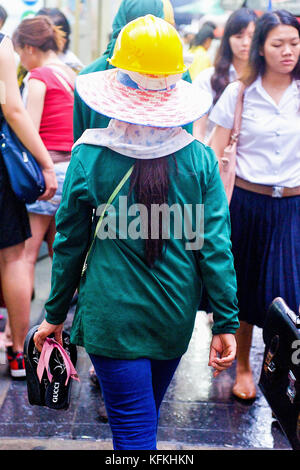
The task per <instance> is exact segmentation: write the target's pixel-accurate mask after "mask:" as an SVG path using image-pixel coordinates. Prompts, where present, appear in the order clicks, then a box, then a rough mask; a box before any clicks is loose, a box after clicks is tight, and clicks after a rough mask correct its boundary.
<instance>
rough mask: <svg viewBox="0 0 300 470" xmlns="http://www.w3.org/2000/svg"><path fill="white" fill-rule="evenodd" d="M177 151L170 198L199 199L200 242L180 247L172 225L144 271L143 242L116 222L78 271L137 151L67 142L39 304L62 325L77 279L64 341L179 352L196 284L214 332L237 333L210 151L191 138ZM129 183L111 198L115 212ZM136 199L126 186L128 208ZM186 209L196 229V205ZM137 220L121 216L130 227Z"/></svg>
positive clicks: (190, 323) (94, 349) (132, 352)
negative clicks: (48, 272) (68, 154)
mask: <svg viewBox="0 0 300 470" xmlns="http://www.w3.org/2000/svg"><path fill="white" fill-rule="evenodd" d="M174 155H175V159H176V161H175V160H174V158H173V157H172V156H170V157H166V158H169V168H170V187H169V205H173V204H175V203H177V204H179V205H180V206H181V207H183V205H184V204H193V208H195V207H196V204H204V234H205V236H204V244H203V247H201V248H200V249H198V250H188V249H186V242H187V239H186V238H185V237H184V236H183V238H182V239H180V238H176V237H175V236H174V232H172V227H171V238H170V239H169V240H167V242H166V252H165V255H164V258H163V260H160V261H157V262H156V264H155V266H154V268H152V269H150V268H149V267H148V266H147V264H146V263H145V257H144V240H142V239H137V240H134V239H132V238H130V237H129V238H127V239H126V238H125V237H119V231H118V228H117V229H116V234H117V238H115V239H114V238H106V239H99V238H98V237H96V240H95V243H94V245H93V248H92V251H91V255H90V258H89V260H88V267H87V270H86V273H85V274H84V276H83V277H82V278H81V270H82V266H83V263H84V259H85V255H86V253H87V250H88V248H89V246H90V243H91V238H92V236H93V234H94V229H95V223H96V220H94V223H93V222H92V215H93V210H94V209H95V210H97V208H98V207H99V206H100V205H101V204H105V203H106V202H107V201H108V199H109V197H110V195H111V193H112V192H113V190H114V189H115V188H116V186H117V185H118V183H119V182H120V181H121V179H122V178H123V176H124V175H125V174H126V172H127V171H128V170H129V168H130V167H131V166H132V165H133V164H134V162H135V159H133V158H129V157H125V156H122V155H120V154H118V153H116V152H114V151H112V150H109V149H108V148H105V147H96V146H92V145H87V144H81V145H78V146H77V147H75V148H74V150H73V154H72V158H71V162H70V165H69V168H68V171H67V175H66V179H65V183H64V189H63V197H62V202H61V205H60V208H59V210H58V212H57V215H56V224H57V234H56V237H55V242H54V258H53V268H52V287H51V293H50V297H49V300H48V302H47V303H46V306H45V308H46V320H47V321H48V322H49V323H52V324H60V323H62V322H63V321H64V320H65V318H66V316H67V313H68V309H69V305H70V301H71V299H72V296H73V294H74V292H75V290H76V288H77V287H78V285H79V283H80V289H79V299H78V304H77V309H76V312H75V316H74V321H73V325H72V331H71V341H72V342H74V343H75V344H78V345H81V346H84V347H85V348H86V350H87V352H88V353H93V354H98V355H104V356H107V357H115V358H124V359H126V358H127V359H130V358H132V359H133V358H137V357H149V358H153V359H171V358H176V357H179V356H181V355H182V354H184V352H185V351H186V349H187V347H188V344H189V341H190V338H191V335H192V331H193V327H194V321H195V316H196V313H197V310H198V306H199V304H200V300H201V293H202V288H203V284H205V287H206V290H207V292H208V297H209V300H210V303H211V306H212V309H213V311H214V321H215V323H214V326H213V334H219V333H234V332H235V331H236V329H237V328H238V326H239V323H238V317H237V314H238V309H237V299H236V277H235V271H234V266H233V257H232V253H231V242H230V218H229V210H228V204H227V199H226V195H225V192H224V187H223V184H222V182H221V179H220V176H219V170H218V163H217V160H216V157H215V155H214V153H213V151H212V150H211V149H210V148H208V147H205V146H204V145H203V144H201V143H200V142H198V141H196V140H195V141H193V142H192V143H191V144H189V145H188V146H186V147H185V148H183V149H182V150H180V151H178V152H176V153H175V154H174ZM129 184H130V181H127V182H126V184H125V185H124V186H123V188H122V189H121V191H120V193H119V194H118V196H117V197H116V199H115V200H114V202H113V206H114V207H115V211H116V214H117V216H118V215H119V213H118V211H119V204H120V196H127V195H128V192H129ZM133 202H134V199H133V195H132V194H131V195H130V197H129V199H128V207H129V206H130V205H131V204H132V203H133ZM122 211H123V209H122V210H121V212H122ZM192 214H193V218H192V226H193V229H194V230H195V227H196V226H198V225H197V223H196V220H195V219H196V211H195V210H193V212H192ZM98 215H99V214H98ZM123 216H124V212H123ZM109 217H112V215H110V216H108V219H107V220H109ZM97 218H98V217H96V219H97ZM134 220H135V218H134V217H132V216H131V217H129V216H128V224H127V227H129V224H130V223H131V222H132V221H134ZM120 233H121V232H120Z"/></svg>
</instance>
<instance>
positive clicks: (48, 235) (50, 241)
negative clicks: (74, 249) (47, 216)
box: [45, 217, 56, 258]
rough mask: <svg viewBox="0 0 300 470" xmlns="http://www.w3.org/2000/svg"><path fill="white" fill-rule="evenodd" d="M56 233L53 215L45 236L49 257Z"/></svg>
mask: <svg viewBox="0 0 300 470" xmlns="http://www.w3.org/2000/svg"><path fill="white" fill-rule="evenodd" d="M55 234H56V224H55V217H52V218H51V221H50V224H49V228H48V231H47V233H46V236H45V241H46V242H47V245H48V253H49V256H50V258H53V242H54V238H55Z"/></svg>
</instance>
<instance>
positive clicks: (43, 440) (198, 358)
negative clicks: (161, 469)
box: [0, 258, 290, 450]
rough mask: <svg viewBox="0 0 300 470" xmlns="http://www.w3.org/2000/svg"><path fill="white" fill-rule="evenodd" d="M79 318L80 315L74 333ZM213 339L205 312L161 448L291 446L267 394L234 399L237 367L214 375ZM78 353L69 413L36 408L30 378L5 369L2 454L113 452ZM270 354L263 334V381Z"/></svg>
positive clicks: (44, 275) (170, 399)
mask: <svg viewBox="0 0 300 470" xmlns="http://www.w3.org/2000/svg"><path fill="white" fill-rule="evenodd" d="M50 269H51V266H50V261H49V259H48V258H44V259H42V260H40V261H39V262H38V263H37V272H36V298H35V300H34V302H33V304H32V319H31V323H32V325H34V324H37V323H38V322H39V321H40V319H41V316H42V308H43V304H44V301H45V299H46V298H47V295H48V291H49V275H50ZM71 321H72V311H71V312H70V314H69V317H68V320H67V323H66V328H69V326H70V323H71ZM0 326H1V325H0ZM2 327H3V322H2ZM210 338H211V336H210V327H209V323H208V321H207V316H206V315H205V314H204V313H203V312H199V313H198V315H197V321H196V325H195V330H194V335H193V337H192V340H191V343H190V347H189V349H188V351H187V353H186V354H185V356H184V357H183V358H182V361H181V363H180V366H179V368H178V370H177V372H176V374H175V376H174V379H173V381H172V383H171V386H170V388H169V390H168V392H167V394H166V397H165V400H164V402H163V404H162V408H161V416H160V423H159V429H158V439H159V449H166V450H173V449H176V450H178V449H202V450H204V449H228V450H230V449H243V450H246V449H252V450H253V449H256V450H257V449H268V450H271V449H277V450H278V449H284V450H288V449H290V445H289V443H288V442H287V440H286V438H285V437H284V435H283V434H282V432H281V430H280V428H279V426H278V424H277V422H276V421H274V420H273V418H272V413H271V410H270V408H269V407H268V405H267V403H266V401H265V399H264V397H263V396H262V394H261V392H260V391H259V390H258V398H257V400H256V401H255V402H254V404H252V405H251V406H249V405H245V404H243V403H240V402H238V401H236V400H235V399H234V398H233V397H232V395H231V387H232V384H233V380H234V369H233V368H232V369H230V370H229V371H226V372H223V373H222V374H221V375H220V376H219V377H218V378H216V379H213V378H212V371H211V370H210V369H209V368H208V366H207V362H208V350H209V343H210ZM78 352H79V359H78V363H77V370H78V372H79V375H80V382H79V383H78V382H74V384H73V388H72V402H71V405H70V407H69V409H68V410H67V411H55V410H50V409H47V408H42V407H37V406H34V407H33V406H30V405H29V404H28V400H27V387H26V381H19V380H14V381H12V380H11V379H10V377H9V375H8V371H7V366H6V365H5V364H2V365H0V450H4V449H24V450H28V449H51V450H57V449H59V450H63V449H66V450H70V449H82V450H85V449H89V450H93V449H98V450H100V449H112V445H111V433H110V429H109V425H108V424H107V422H106V419H105V417H104V411H103V410H104V405H103V401H102V399H101V394H100V392H99V390H98V389H97V388H95V387H94V386H93V385H92V384H91V383H90V381H89V376H88V371H89V367H90V361H89V358H88V356H87V355H86V353H85V351H84V350H83V349H82V348H78ZM262 354H263V342H262V336H261V330H259V329H255V332H254V342H253V347H252V352H251V357H252V363H253V365H254V370H255V377H256V379H257V380H258V378H259V373H260V367H261V362H262ZM2 362H3V361H2Z"/></svg>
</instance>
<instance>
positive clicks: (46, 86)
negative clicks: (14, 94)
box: [13, 15, 76, 290]
mask: <svg viewBox="0 0 300 470" xmlns="http://www.w3.org/2000/svg"><path fill="white" fill-rule="evenodd" d="M13 43H14V47H15V50H16V51H17V52H18V54H19V56H20V61H21V63H22V65H23V66H24V67H25V69H26V70H28V72H29V73H28V74H27V76H26V78H25V80H24V82H25V88H24V90H23V100H24V102H25V105H26V108H27V111H28V113H29V115H30V117H31V119H32V120H33V123H34V125H35V127H36V129H37V130H38V132H39V134H40V136H41V139H42V140H43V142H44V145H45V147H46V148H47V150H48V151H49V153H50V155H51V157H52V160H53V163H54V167H55V172H56V177H57V180H58V190H57V192H56V195H55V197H54V198H52V199H51V200H50V201H36V202H35V203H34V204H31V205H28V206H27V210H28V212H29V219H30V226H31V231H32V238H30V239H29V240H27V242H26V258H27V264H28V273H29V278H30V280H31V289H32V290H33V288H34V270H35V263H36V260H37V257H38V254H39V250H40V247H41V244H42V242H43V240H44V239H46V240H47V243H48V250H49V254H50V256H52V244H53V241H54V236H55V232H56V229H55V213H56V211H57V209H58V207H59V203H60V199H61V193H62V185H63V182H64V178H65V173H66V170H67V167H68V165H69V161H70V158H71V148H72V145H73V106H74V93H73V91H74V82H75V77H76V73H75V72H74V71H73V70H72V69H71V68H70V67H68V66H67V65H65V64H64V63H63V62H62V61H61V60H60V58H59V54H60V52H61V51H62V50H63V47H64V45H65V40H64V33H63V32H62V30H61V28H59V27H58V26H55V25H54V24H53V23H52V21H51V19H49V18H48V17H47V16H42V15H41V16H36V17H34V18H30V19H25V20H23V21H22V23H21V24H20V25H19V26H18V28H17V29H16V31H15V32H14V35H13Z"/></svg>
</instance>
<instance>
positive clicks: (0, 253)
mask: <svg viewBox="0 0 300 470" xmlns="http://www.w3.org/2000/svg"><path fill="white" fill-rule="evenodd" d="M0 273H1V282H2V289H3V296H4V301H5V305H6V308H7V312H8V317H9V324H10V328H11V336H12V343H13V350H14V351H23V346H24V341H25V337H26V334H27V331H28V328H29V318H30V303H31V290H30V279H29V277H28V274H27V269H26V260H25V244H24V243H20V244H18V245H15V246H12V247H9V248H4V249H2V250H0Z"/></svg>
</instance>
